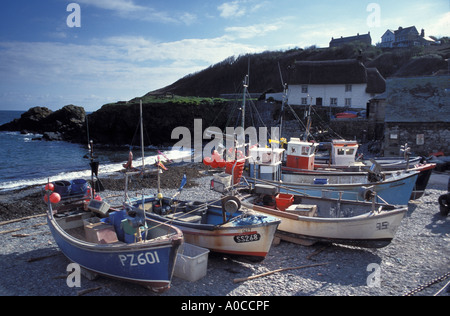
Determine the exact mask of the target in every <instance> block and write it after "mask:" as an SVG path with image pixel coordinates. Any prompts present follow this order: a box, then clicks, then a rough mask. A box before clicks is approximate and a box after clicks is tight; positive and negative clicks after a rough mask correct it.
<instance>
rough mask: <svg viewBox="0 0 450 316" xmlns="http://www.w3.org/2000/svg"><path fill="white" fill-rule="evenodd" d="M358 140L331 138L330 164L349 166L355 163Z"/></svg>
mask: <svg viewBox="0 0 450 316" xmlns="http://www.w3.org/2000/svg"><path fill="white" fill-rule="evenodd" d="M357 151H358V142H356V141H354V140H341V139H340V140H333V142H332V144H331V164H332V165H335V166H351V165H354V164H355V156H356V152H357Z"/></svg>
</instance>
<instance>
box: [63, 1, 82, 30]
mask: <svg viewBox="0 0 450 316" xmlns="http://www.w3.org/2000/svg"><path fill="white" fill-rule="evenodd" d="M66 11H67V12H71V13H70V14H69V15H68V16H67V19H66V24H67V26H68V27H81V7H80V5H79V4H78V3H69V4H68V5H67V9H66Z"/></svg>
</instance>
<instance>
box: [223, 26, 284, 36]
mask: <svg viewBox="0 0 450 316" xmlns="http://www.w3.org/2000/svg"><path fill="white" fill-rule="evenodd" d="M279 29H280V25H279V24H278V23H275V24H255V25H249V26H231V27H227V28H225V31H226V32H228V33H233V34H235V35H236V36H237V37H238V38H241V39H249V38H254V37H257V36H263V35H266V34H267V33H269V32H273V31H277V30H279Z"/></svg>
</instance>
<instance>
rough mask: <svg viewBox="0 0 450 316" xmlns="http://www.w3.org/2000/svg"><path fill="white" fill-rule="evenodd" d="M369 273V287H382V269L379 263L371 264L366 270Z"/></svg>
mask: <svg viewBox="0 0 450 316" xmlns="http://www.w3.org/2000/svg"><path fill="white" fill-rule="evenodd" d="M366 271H367V272H371V273H370V274H369V276H368V277H367V279H366V284H367V286H368V287H381V267H380V265H379V264H378V263H371V264H369V265H368V266H367V268H366Z"/></svg>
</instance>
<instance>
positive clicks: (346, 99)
mask: <svg viewBox="0 0 450 316" xmlns="http://www.w3.org/2000/svg"><path fill="white" fill-rule="evenodd" d="M345 106H352V99H351V98H345Z"/></svg>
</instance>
